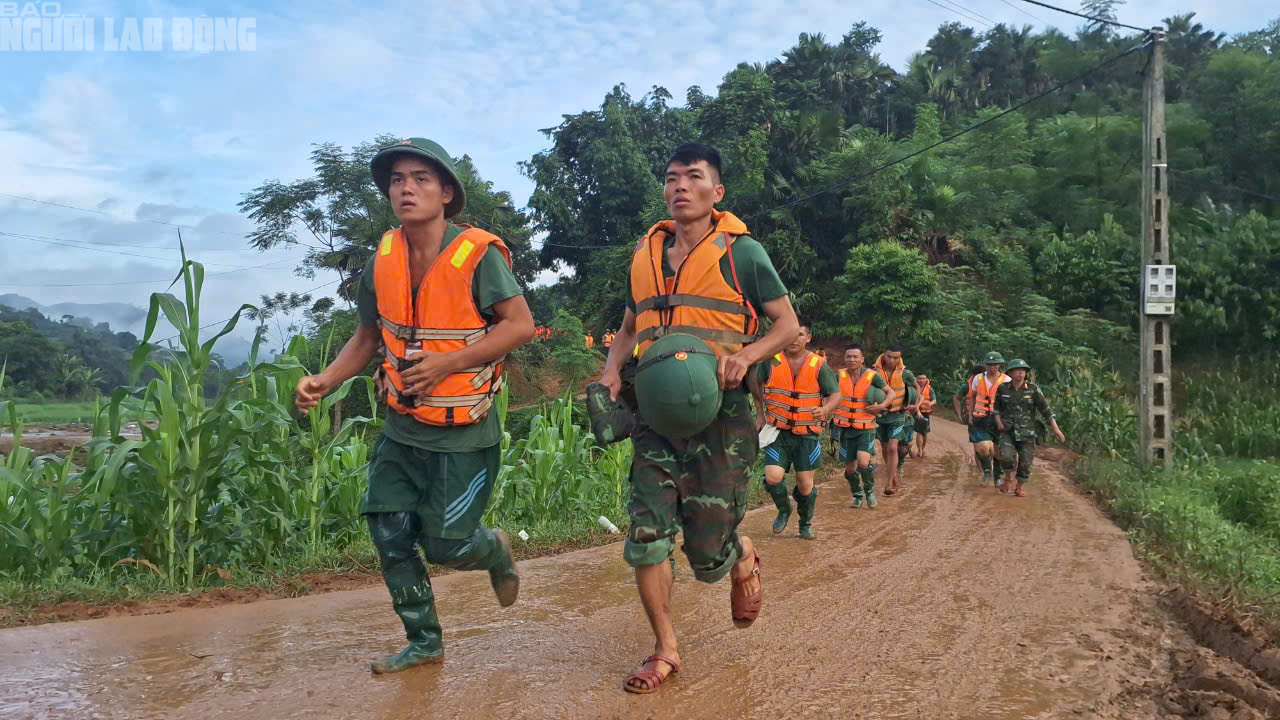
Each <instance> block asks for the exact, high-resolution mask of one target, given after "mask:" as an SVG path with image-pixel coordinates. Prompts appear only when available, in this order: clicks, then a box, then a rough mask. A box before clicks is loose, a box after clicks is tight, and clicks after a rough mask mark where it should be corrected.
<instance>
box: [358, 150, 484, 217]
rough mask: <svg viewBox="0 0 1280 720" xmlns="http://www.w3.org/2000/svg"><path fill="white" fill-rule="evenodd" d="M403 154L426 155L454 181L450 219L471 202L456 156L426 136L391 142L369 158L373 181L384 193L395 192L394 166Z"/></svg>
mask: <svg viewBox="0 0 1280 720" xmlns="http://www.w3.org/2000/svg"><path fill="white" fill-rule="evenodd" d="M401 154H404V155H416V156H418V157H420V158H424V159H426V160H427V162H429V163H431V165H432V166H434V167H435V168H436V169H438V170H443V171H444V176H445V177H444V179H446V180H448V181H449V182H451V183H453V200H450V201H449V204H448V205H445V206H444V216H445V218H446V219H448V218H451V217H454V216H455V215H457V214H458V213H460V212H462V209H463V208H464V207H466V206H467V193H466V192H465V191H464V190H463V189H462V183H461V182H460V181H459V180H458V170H457V168H455V167H454V165H453V158H452V157H451V156H450V155H449V153H447V152H445V150H444V148H442V147H440V145H439V144H438V143H435V142H432V141H430V140H428V139H426V138H419V137H415V138H409V139H408V140H401V141H400V142H398V143H396V144H395V145H387V146H386V147H383V148H380V149H379V150H378V154H376V155H374V156H373V159H372V160H370V161H369V171H370V172H371V173H373V182H374V184H376V185H377V186H378V189H379V190H381V191H382V194H383V195H386V196H387V197H390V196H391V166H392V165H393V164H394V163H395V161H396V156H397V155H401Z"/></svg>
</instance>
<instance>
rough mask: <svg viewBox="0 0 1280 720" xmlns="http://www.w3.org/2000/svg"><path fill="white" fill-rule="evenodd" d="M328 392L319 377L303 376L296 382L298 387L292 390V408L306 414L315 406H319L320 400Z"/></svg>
mask: <svg viewBox="0 0 1280 720" xmlns="http://www.w3.org/2000/svg"><path fill="white" fill-rule="evenodd" d="M328 392H329V388H328V387H326V386H325V383H324V381H323V380H321V379H320V376H319V375H304V376H302V378H301V379H300V380H298V385H297V387H295V388H294V389H293V393H294V396H295V397H294V400H293V404H294V407H296V408H298V409H299V410H301V411H302V412H306V411H308V410H310V409H311V408H313V407H315V406H316V405H319V404H320V398H322V397H324V396H325V395H326V394H327V393H328Z"/></svg>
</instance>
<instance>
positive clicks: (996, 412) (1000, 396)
mask: <svg viewBox="0 0 1280 720" xmlns="http://www.w3.org/2000/svg"><path fill="white" fill-rule="evenodd" d="M1005 397H1007V396H1006V395H1005V394H1004V393H1001V392H997V393H996V401H995V403H994V406H993V407H992V408H991V417H992V418H994V419H995V421H996V430H999V431H1000V432H1004V418H1003V417H1002V414H1003V411H1004V410H1005V405H1006V403H1005Z"/></svg>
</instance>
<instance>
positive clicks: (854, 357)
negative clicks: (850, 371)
mask: <svg viewBox="0 0 1280 720" xmlns="http://www.w3.org/2000/svg"><path fill="white" fill-rule="evenodd" d="M844 366H845V367H847V368H858V367H862V351H861V350H857V349H854V350H845V351H844Z"/></svg>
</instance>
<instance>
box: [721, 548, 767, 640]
mask: <svg viewBox="0 0 1280 720" xmlns="http://www.w3.org/2000/svg"><path fill="white" fill-rule="evenodd" d="M752 552H753V553H754V555H755V561H756V566H755V568H754V569H752V571H751V575H749V576H748V577H747V578H746V579H744V580H738V579H737V578H734V577H732V576H730V578H729V579H730V580H732V581H733V587H731V588H730V589H729V611H730V613H731V614H732V615H733V624H734V626H736V627H738V628H745V627H750V626H751V623H753V622H755V621H756V618H757V617H759V616H760V606H761V605H763V604H764V584H763V583H761V585H760V589H759V590H756V591H755V593H754V594H752V595H747V590H746V586H747V583H748V582H750V580H751V578H756V579H757V580H758V579H760V553H759V552H756V551H752Z"/></svg>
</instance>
